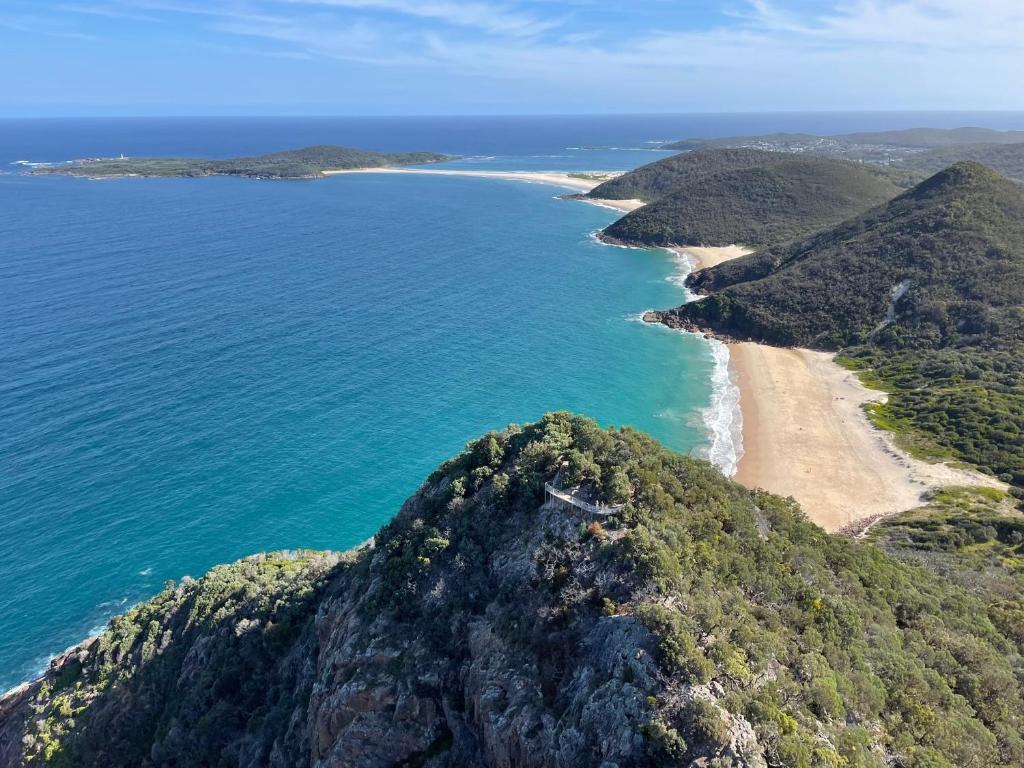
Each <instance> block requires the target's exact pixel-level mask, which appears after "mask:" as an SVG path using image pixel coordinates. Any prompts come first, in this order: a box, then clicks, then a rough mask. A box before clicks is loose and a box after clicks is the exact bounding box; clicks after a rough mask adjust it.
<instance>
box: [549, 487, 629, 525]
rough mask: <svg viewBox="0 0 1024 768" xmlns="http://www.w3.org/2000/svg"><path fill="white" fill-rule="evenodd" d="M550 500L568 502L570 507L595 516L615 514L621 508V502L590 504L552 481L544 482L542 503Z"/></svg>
mask: <svg viewBox="0 0 1024 768" xmlns="http://www.w3.org/2000/svg"><path fill="white" fill-rule="evenodd" d="M551 501H558V502H561V503H562V504H568V505H569V506H570V507H575V508H576V509H579V510H581V511H583V512H586V513H587V514H588V515H594V516H595V517H609V516H611V515H614V514H617V513H618V512H619V511H620V510H621V509H622V505H621V504H614V505H612V504H601V503H598V504H591V503H590V502H589V501H584V500H583V499H581V498H580V497H579V496H577V495H575V494H574V493H571V492H567V491H563V490H562V489H561V488H556V487H555V485H554V483H544V503H545V504H547V503H549V502H551Z"/></svg>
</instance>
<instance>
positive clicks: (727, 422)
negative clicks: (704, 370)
mask: <svg viewBox="0 0 1024 768" xmlns="http://www.w3.org/2000/svg"><path fill="white" fill-rule="evenodd" d="M707 342H708V344H710V345H711V356H712V358H713V359H714V361H715V363H714V368H713V369H712V371H711V404H710V405H709V406H708V407H707V408H705V409H704V414H703V416H704V425H705V426H706V427H707V429H708V433H709V434H710V436H711V445H710V446H709V447H708V451H707V453H708V461H710V462H711V463H712V464H714V465H715V466H716V467H718V468H719V469H720V470H721V471H722V474H724V475H725V476H726V477H732V476H733V475H735V474H736V469H737V468H738V466H739V463H740V459H741V458H743V413H742V411H741V410H740V388H739V387H738V386H737V385H736V382H735V381H733V376H732V368H731V366H730V365H729V348H728V347H727V346H726V345H725V344H723V343H722V342H721V341H719V340H718V339H708V340H707Z"/></svg>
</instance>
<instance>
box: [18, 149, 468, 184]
mask: <svg viewBox="0 0 1024 768" xmlns="http://www.w3.org/2000/svg"><path fill="white" fill-rule="evenodd" d="M450 159H451V158H449V157H447V156H445V155H438V154H435V153H433V152H408V153H400V154H382V153H380V152H367V151H365V150H361V149H351V148H349V147H335V146H329V145H321V146H315V147H305V148H303V149H293V150H288V151H285V152H274V153H272V154H269V155H257V156H255V157H239V158H234V159H230V160H207V159H202V158H154V157H149V158H147V157H128V158H109V159H98V160H78V161H75V162H73V163H65V164H62V165H49V166H37V167H35V168H33V170H32V173H35V174H54V173H55V174H64V175H70V176H89V177H94V178H97V177H104V176H244V177H247V178H261V179H311V178H318V177H319V176H321V175H322V174H323V172H324V171H333V170H346V169H353V168H376V167H384V166H392V165H420V164H424V163H437V162H442V161H444V160H450Z"/></svg>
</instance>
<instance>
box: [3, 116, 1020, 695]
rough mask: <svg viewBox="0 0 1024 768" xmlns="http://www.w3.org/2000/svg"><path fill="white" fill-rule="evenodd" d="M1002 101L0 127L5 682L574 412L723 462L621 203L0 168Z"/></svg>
mask: <svg viewBox="0 0 1024 768" xmlns="http://www.w3.org/2000/svg"><path fill="white" fill-rule="evenodd" d="M1020 122H1021V120H1020V118H1019V116H1000V115H981V116H970V117H967V116H963V115H946V116H939V115H930V116H928V117H927V118H925V117H923V116H916V115H893V114H879V115H868V114H865V115H747V116H743V115H731V116H714V115H706V116H646V117H645V116H634V117H603V118H597V117H563V118H408V119H401V118H288V119H285V118H277V119H244V118H232V119H210V118H203V119H198V118H197V119H191V118H180V119H110V120H108V119H90V120H0V690H3V689H6V688H7V687H10V686H13V685H15V684H17V683H19V682H20V681H23V680H25V679H27V678H28V677H30V676H31V675H33V674H35V673H37V672H38V671H39V670H40V669H41V668H42V667H43V666H44V665H45V664H46V663H47V660H48V659H49V658H50V657H51V656H52V655H53V654H54V653H57V652H59V651H61V650H63V649H64V648H66V647H68V646H70V645H73V644H74V643H75V642H77V641H80V640H81V639H83V638H84V637H85V636H87V635H88V634H90V633H92V632H95V631H97V630H98V629H99V628H101V627H102V626H103V625H104V623H105V622H106V621H107V620H109V618H110V617H111V616H112V615H114V614H116V613H119V612H121V611H123V610H125V609H126V608H127V607H129V606H130V605H132V604H134V603H135V602H137V601H139V600H143V599H145V598H147V597H149V596H151V595H153V594H154V593H156V592H157V591H159V589H160V588H161V585H162V584H163V582H164V581H165V580H167V579H179V578H181V577H182V576H185V575H193V576H198V575H200V574H202V573H203V572H204V571H206V570H207V569H208V568H210V567H211V566H212V565H214V564H216V563H220V562H225V561H230V560H234V559H237V558H239V557H242V556H245V555H247V554H251V553H254V552H258V551H263V550H271V549H280V548H298V547H308V548H331V549H345V548H349V547H352V546H354V545H356V544H358V543H360V542H362V541H365V540H366V539H367V538H369V537H370V536H371V535H372V534H373V533H374V531H375V530H377V528H379V527H380V526H381V524H383V523H384V522H385V521H387V520H388V518H389V517H391V516H392V515H393V514H394V513H395V512H396V511H397V510H398V508H399V506H400V505H401V503H402V501H403V500H404V499H405V498H406V497H407V496H408V495H409V494H410V493H412V492H413V491H414V490H415V489H416V487H417V486H418V484H419V483H420V482H421V481H422V480H423V479H424V478H425V477H426V475H427V474H428V473H429V472H430V471H431V470H432V469H433V468H434V467H435V466H436V465H437V464H438V463H439V462H441V461H443V460H444V459H445V458H447V457H449V456H451V455H453V454H455V453H457V452H458V451H459V450H460V449H461V448H462V447H463V445H464V444H465V443H466V441H467V440H469V439H471V438H473V437H475V436H477V435H479V434H481V433H483V432H485V431H486V430H488V429H500V428H501V427H503V426H504V425H506V424H508V423H509V422H524V421H529V420H533V419H536V418H538V417H539V416H541V415H542V414H543V413H545V412H546V411H551V410H556V409H569V410H573V411H579V412H583V413H586V414H588V415H590V416H592V417H594V418H596V419H597V420H598V421H600V422H601V423H603V424H615V425H630V426H633V427H636V428H638V429H642V430H644V431H647V432H650V433H651V434H653V435H654V436H655V437H657V438H659V439H660V440H662V441H663V442H664V443H665V444H666V445H668V446H670V447H671V448H674V449H676V450H679V451H683V452H689V453H692V454H694V455H703V456H708V455H710V456H711V457H712V458H713V459H714V460H715V461H716V462H717V463H718V464H719V465H720V466H723V467H725V468H728V467H730V466H731V464H733V463H734V462H735V459H736V455H737V451H738V446H737V445H736V443H735V441H734V439H733V437H734V435H733V434H732V431H731V430H730V429H729V420H730V418H732V414H734V412H735V406H736V403H735V396H734V394H733V390H731V389H730V383H729V380H728V375H727V367H726V358H725V356H724V355H723V350H722V349H721V348H718V347H715V346H713V345H710V344H708V343H707V342H705V341H703V340H701V339H698V338H696V337H693V336H689V335H684V334H680V333H675V332H672V331H668V330H666V329H663V328H660V327H650V326H646V325H644V324H643V323H641V322H640V321H639V319H638V318H639V316H640V315H641V314H642V313H643V311H644V310H646V309H650V308H657V307H669V306H674V305H676V304H679V303H680V302H681V301H683V300H684V299H685V291H684V289H683V287H682V285H681V281H680V277H681V276H682V275H683V274H684V273H685V265H681V264H680V263H679V262H678V261H677V260H676V259H674V258H673V257H672V256H671V255H670V254H668V253H667V252H664V251H660V250H644V249H627V248H614V247H609V246H605V245H602V244H600V243H599V242H597V241H596V240H595V239H594V237H593V233H594V232H595V231H596V230H598V229H600V228H601V227H603V226H605V225H607V224H609V223H611V222H612V221H613V220H614V219H615V218H616V216H617V215H618V214H616V213H615V212H613V211H610V210H606V209H602V208H599V207H596V206H592V205H588V204H585V203H581V202H575V201H566V200H560V199H556V196H557V195H558V194H560V193H561V190H558V189H556V188H553V187H548V186H542V185H535V184H524V183H518V182H508V181H499V180H492V179H478V178H466V177H430V176H401V175H390V176H372V175H362V176H340V177H334V178H330V179H325V180H322V181H315V182H309V181H294V182H292V181H281V182H263V181H253V180H244V179H228V178H208V179H120V180H107V181H99V182H97V181H89V180H84V179H71V178H59V177H37V178H28V177H25V176H23V175H21V174H20V172H19V166H17V165H14V163H16V162H17V161H22V160H23V161H30V162H40V161H60V160H67V159H72V158H78V157H85V156H110V155H117V154H121V153H124V154H126V155H135V156H140V155H154V156H174V155H178V156H181V155H200V156H210V157H226V156H232V155H245V154H255V153H260V152H267V151H274V150H280V149H285V148H291V147H299V146H304V145H309V144H316V143H334V144H346V145H351V146H360V147H365V148H368V149H375V150H382V151H389V150H390V151H398V150H418V149H423V150H435V151H441V152H448V153H454V154H459V155H464V156H466V159H464V160H460V161H457V162H456V163H453V166H454V167H461V168H483V169H493V170H625V169H628V168H633V167H636V166H638V165H641V164H644V163H647V162H651V161H653V160H655V159H658V158H659V157H663V156H664V153H663V152H660V151H657V150H656V149H654V147H655V142H657V141H660V140H667V139H674V138H683V137H687V136H721V135H733V134H742V133H753V132H764V131H769V130H787V131H798V130H800V131H820V132H828V131H844V130H861V129H873V128H876V129H880V128H898V127H910V126H914V125H921V124H926V123H927V124H929V125H937V126H942V125H947V126H952V125H962V124H982V125H990V126H991V127H1020Z"/></svg>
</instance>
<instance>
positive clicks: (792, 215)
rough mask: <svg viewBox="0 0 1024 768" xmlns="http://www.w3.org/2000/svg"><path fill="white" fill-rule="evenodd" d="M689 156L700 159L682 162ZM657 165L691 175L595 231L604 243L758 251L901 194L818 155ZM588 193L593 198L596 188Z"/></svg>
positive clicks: (701, 155)
mask: <svg viewBox="0 0 1024 768" xmlns="http://www.w3.org/2000/svg"><path fill="white" fill-rule="evenodd" d="M737 153H739V154H737ZM719 157H721V158H723V160H724V162H723V165H725V166H726V167H731V166H733V165H734V164H735V163H736V162H737V158H742V160H743V162H756V163H758V164H757V165H755V166H752V167H746V168H738V169H732V168H730V169H729V170H724V171H719V172H713V171H711V170H710V168H711V167H713V166H714V161H715V159H716V158H719ZM693 158H696V159H697V160H698V161H699V162H697V163H694V164H691V163H687V162H686V160H687V159H690V160H692V159H693ZM670 161H674V162H670ZM661 163H665V164H667V165H668V166H669V167H673V168H676V169H679V168H684V169H686V170H688V171H690V180H688V181H680V186H679V187H678V188H677V189H675V191H673V192H670V193H669V194H667V195H664V196H662V197H660V198H659V199H657V200H655V201H654V202H652V203H649V204H648V205H645V206H644V207H642V208H640V209H638V210H636V211H634V212H632V213H630V214H628V215H627V216H625V217H623V218H622V219H620V220H619V221H617V222H615V223H614V224H612V225H611V226H610V227H608V228H607V229H605V230H604V232H603V233H602V235H603V237H604V238H605V239H607V240H609V241H613V242H623V243H629V244H639V245H662V246H663V245H711V246H715V245H730V244H733V243H739V244H743V245H752V246H763V245H769V244H772V243H781V242H786V241H789V240H794V239H797V238H801V237H806V236H807V235H809V234H811V233H813V232H816V231H818V230H820V229H823V228H824V227H827V226H830V225H832V224H837V223H838V222H840V221H842V220H844V219H848V218H850V217H852V216H855V215H857V214H858V213H861V212H863V211H866V210H867V209H868V208H871V207H872V206H874V205H878V204H880V203H883V202H885V201H886V200H890V199H892V198H893V197H895V196H896V195H897V194H899V191H900V190H899V188H898V187H896V186H895V185H894V184H893V183H891V182H890V181H887V180H884V179H882V178H879V176H878V174H876V173H872V172H870V171H869V170H868V169H866V168H865V167H864V166H862V165H857V164H854V163H848V162H845V161H840V160H831V159H827V158H821V157H808V156H801V155H789V154H784V153H777V152H758V151H753V150H708V151H703V152H695V153H688V154H686V155H682V156H679V158H669V159H668V160H662V161H661ZM655 165H658V164H655ZM648 167H649V166H648ZM662 173H664V172H663V171H658V174H657V175H655V174H651V175H649V176H647V177H642V178H640V179H637V180H633V181H632V182H630V181H629V180H627V181H626V184H631V185H635V184H637V183H644V182H647V186H645V187H644V189H645V190H648V189H652V188H658V189H660V188H661V185H662V184H663V183H664V177H663V176H661V174H662ZM627 175H628V174H627ZM698 175H699V177H698V178H693V177H694V176H698ZM620 178H621V177H620ZM673 178H674V179H678V174H673ZM616 181H619V179H616ZM612 183H614V182H609V184H612ZM602 186H605V185H602ZM629 188H633V187H632V186H630V187H629ZM592 194H600V192H599V189H598V190H595V191H594V193H592ZM648 194H649V193H648Z"/></svg>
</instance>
